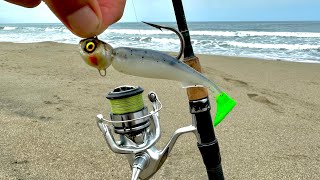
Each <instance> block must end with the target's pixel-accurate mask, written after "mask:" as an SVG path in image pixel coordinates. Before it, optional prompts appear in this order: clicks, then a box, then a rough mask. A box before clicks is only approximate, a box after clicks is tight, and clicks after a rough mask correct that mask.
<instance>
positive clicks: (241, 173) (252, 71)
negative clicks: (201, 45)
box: [0, 42, 320, 180]
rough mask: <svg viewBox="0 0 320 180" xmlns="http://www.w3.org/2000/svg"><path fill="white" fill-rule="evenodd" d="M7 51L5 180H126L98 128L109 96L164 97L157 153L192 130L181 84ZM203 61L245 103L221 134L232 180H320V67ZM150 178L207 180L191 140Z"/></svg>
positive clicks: (1, 73) (41, 52) (122, 164)
mask: <svg viewBox="0 0 320 180" xmlns="http://www.w3.org/2000/svg"><path fill="white" fill-rule="evenodd" d="M0 50H1V51H0V179H129V177H131V172H130V167H129V164H128V163H127V160H126V157H125V156H124V155H119V154H114V153H113V152H112V151H111V150H109V148H108V146H107V144H106V143H105V141H104V139H103V137H102V134H101V133H100V131H99V129H98V128H97V126H96V122H95V116H96V115H97V114H99V113H103V114H104V115H107V114H108V113H109V111H110V108H109V106H108V103H107V100H106V99H105V95H106V93H107V92H109V91H111V90H112V89H113V88H114V87H117V86H119V85H123V84H130V85H139V86H141V87H143V88H144V89H145V93H144V99H145V104H147V103H148V102H147V98H146V96H147V92H149V91H151V90H153V91H155V92H156V93H157V94H158V96H159V98H160V100H161V101H162V103H163V105H164V108H163V110H162V111H161V112H160V116H161V122H160V123H161V128H162V137H161V139H160V141H159V142H158V145H157V146H158V147H163V145H164V144H165V143H166V142H167V141H168V139H169V137H170V136H171V134H172V133H173V131H174V130H175V129H177V128H179V127H182V126H186V125H189V124H190V123H191V117H190V114H189V113H188V101H187V96H186V93H185V89H182V88H181V87H180V84H179V83H176V82H174V81H165V80H155V79H146V78H138V77H133V76H128V75H124V74H120V73H118V72H116V71H115V70H114V69H112V68H110V69H108V71H107V73H108V75H107V77H104V78H103V77H100V76H99V75H98V72H97V71H96V70H95V69H93V68H90V67H89V66H87V65H86V64H85V63H84V62H83V61H82V60H81V59H80V56H79V54H78V49H77V46H75V45H66V44H58V43H51V42H46V43H35V44H13V43H0ZM199 57H200V60H201V63H202V66H203V69H204V71H205V74H206V75H207V76H208V77H209V78H210V79H211V80H213V81H214V82H216V84H218V85H219V86H220V87H221V88H222V89H224V90H225V91H226V92H228V94H229V95H230V96H232V97H233V98H234V99H236V100H237V102H238V105H237V107H236V108H235V109H234V111H233V112H231V114H230V115H229V116H228V117H227V118H226V119H225V120H224V121H223V122H222V123H221V124H220V125H219V126H218V127H216V128H215V132H216V135H217V137H218V140H219V143H220V149H221V155H222V163H223V170H224V174H225V178H226V179H239V180H243V179H246V180H251V179H252V180H256V179H296V180H297V179H317V178H319V177H320V92H319V89H320V64H304V63H293V62H282V61H267V60H258V59H248V58H238V57H219V56H209V55H199ZM210 99H211V103H212V104H215V103H214V99H213V97H210ZM214 112H215V110H214V109H213V110H212V114H213V113H214ZM152 179H170V180H171V179H195V180H196V179H206V172H205V169H204V166H203V163H202V160H201V157H200V154H199V152H198V149H197V146H196V139H195V137H194V136H193V135H192V134H188V135H184V136H182V137H180V139H179V140H178V142H177V144H176V145H175V147H174V149H173V151H172V153H171V154H170V156H169V158H168V159H167V161H166V162H165V164H164V165H163V167H162V168H161V169H160V170H159V171H158V173H157V174H156V175H155V176H154V177H153V178H152Z"/></svg>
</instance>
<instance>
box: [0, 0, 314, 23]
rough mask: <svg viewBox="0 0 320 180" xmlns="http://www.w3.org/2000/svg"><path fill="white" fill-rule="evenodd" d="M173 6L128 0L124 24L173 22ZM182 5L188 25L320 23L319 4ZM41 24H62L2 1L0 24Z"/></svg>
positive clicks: (289, 0) (202, 0) (200, 1)
mask: <svg viewBox="0 0 320 180" xmlns="http://www.w3.org/2000/svg"><path fill="white" fill-rule="evenodd" d="M133 1H134V6H135V11H136V15H137V18H136V17H135V13H134V12H135V11H134V8H133V4H132V2H133ZM171 3H172V1H171V0H127V5H126V9H125V12H124V15H123V18H122V19H121V21H122V22H127V21H130V22H137V21H142V20H143V21H151V22H152V21H153V22H155V21H174V20H175V17H174V12H173V7H172V4H171ZM183 3H184V9H185V13H186V16H187V20H188V21H295V20H296V21H299V20H300V21H305V20H308V21H314V20H320V10H319V9H320V0H183ZM38 22H39V23H55V22H59V20H58V19H57V18H56V17H55V16H54V15H53V14H52V12H51V11H50V10H49V9H48V8H47V7H46V5H44V4H43V3H42V4H41V5H40V6H39V7H37V8H34V9H26V8H22V7H18V6H15V5H12V4H9V3H7V2H5V1H0V23H38Z"/></svg>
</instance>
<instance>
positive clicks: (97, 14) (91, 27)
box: [44, 0, 125, 38]
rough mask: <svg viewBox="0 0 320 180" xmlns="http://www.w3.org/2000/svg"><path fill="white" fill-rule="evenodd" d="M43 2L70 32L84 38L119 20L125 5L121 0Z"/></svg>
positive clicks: (56, 0) (58, 0)
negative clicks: (106, 14)
mask: <svg viewBox="0 0 320 180" xmlns="http://www.w3.org/2000/svg"><path fill="white" fill-rule="evenodd" d="M44 2H45V3H46V4H47V5H48V7H49V8H50V9H51V11H52V12H53V13H54V14H55V15H56V16H57V17H58V18H59V19H60V20H61V22H62V23H63V24H64V25H65V26H66V27H68V28H69V29H70V30H71V32H73V33H74V34H75V35H77V36H80V37H84V38H86V37H92V36H95V35H98V34H100V33H102V32H103V31H104V30H105V29H106V28H107V27H108V26H109V25H111V24H112V23H115V22H116V21H117V20H119V19H120V18H121V16H122V13H123V9H124V6H125V1H123V0H67V1H66V0H44ZM117 2H118V3H117ZM119 2H121V3H119ZM119 4H120V5H119ZM115 6H116V7H115ZM115 9H116V10H115ZM109 10H110V11H111V12H110V11H109ZM102 12H103V13H108V14H109V16H107V17H108V18H109V19H105V18H106V16H105V15H102Z"/></svg>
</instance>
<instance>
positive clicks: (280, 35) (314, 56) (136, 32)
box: [0, 22, 320, 63]
mask: <svg viewBox="0 0 320 180" xmlns="http://www.w3.org/2000/svg"><path fill="white" fill-rule="evenodd" d="M159 24H162V25H167V26H171V27H176V24H175V23H173V22H170V23H165V22H162V23H159ZM188 27H189V30H190V35H191V40H192V44H193V49H194V51H195V53H196V54H213V55H224V56H240V57H254V58H263V59H269V60H287V61H295V62H305V63H307V62H308V63H310V62H312V63H320V22H189V23H188ZM99 38H100V39H102V40H104V41H106V42H108V43H110V44H111V45H112V46H113V47H119V46H128V47H139V48H148V49H154V50H160V51H175V52H177V51H179V46H180V43H179V39H178V38H177V37H176V35H175V34H174V33H172V32H170V31H166V30H164V31H160V30H158V29H154V28H152V27H150V26H147V25H145V24H143V23H116V24H114V25H112V26H110V27H109V28H108V29H107V30H106V31H105V32H104V33H103V34H101V35H99ZM43 41H54V42H59V43H70V44H77V43H78V42H79V41H80V38H79V37H77V36H75V35H73V34H72V33H71V32H70V31H69V30H68V29H66V28H65V27H64V26H63V25H62V24H0V42H14V43H35V42H43Z"/></svg>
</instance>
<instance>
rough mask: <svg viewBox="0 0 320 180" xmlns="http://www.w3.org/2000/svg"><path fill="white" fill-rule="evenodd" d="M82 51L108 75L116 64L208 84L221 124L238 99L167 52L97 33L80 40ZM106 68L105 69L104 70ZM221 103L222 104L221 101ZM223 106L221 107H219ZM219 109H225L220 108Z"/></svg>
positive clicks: (139, 72)
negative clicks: (117, 43) (121, 42)
mask: <svg viewBox="0 0 320 180" xmlns="http://www.w3.org/2000/svg"><path fill="white" fill-rule="evenodd" d="M79 47H80V54H81V56H82V58H83V60H84V61H85V62H86V63H87V64H88V65H90V66H92V67H95V68H97V69H98V70H99V72H100V74H102V75H106V69H107V68H108V67H109V66H110V65H112V66H113V67H114V69H116V70H117V71H119V72H122V73H124V74H129V75H134V76H140V77H146V78H155V79H168V80H175V81H180V82H182V83H183V84H186V85H187V86H205V87H207V88H209V90H210V91H211V92H213V94H214V95H215V97H216V101H217V104H218V105H217V108H218V109H217V112H216V118H215V120H214V124H215V125H217V124H218V123H219V122H220V121H221V120H222V119H223V118H224V117H225V116H226V115H227V114H228V113H229V112H230V111H231V110H232V108H233V107H234V106H235V104H236V103H235V101H234V100H233V99H231V98H230V97H229V96H228V95H227V94H226V93H224V92H222V91H221V90H220V89H219V88H218V86H216V85H215V84H214V83H213V82H212V81H210V80H209V79H208V78H207V77H205V76H204V75H202V74H201V73H199V72H197V71H196V70H194V69H193V68H191V67H190V66H188V65H186V64H185V63H183V62H181V61H179V60H178V59H176V58H174V57H172V56H170V55H167V54H165V53H162V52H159V51H154V50H149V49H138V48H129V47H118V48H112V46H111V45H109V44H108V43H105V42H103V41H101V40H99V39H98V38H96V37H93V38H88V39H84V40H81V41H80V46H79ZM101 72H104V73H101ZM219 104H220V105H219ZM219 106H220V107H219ZM219 110H220V111H221V112H219Z"/></svg>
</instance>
